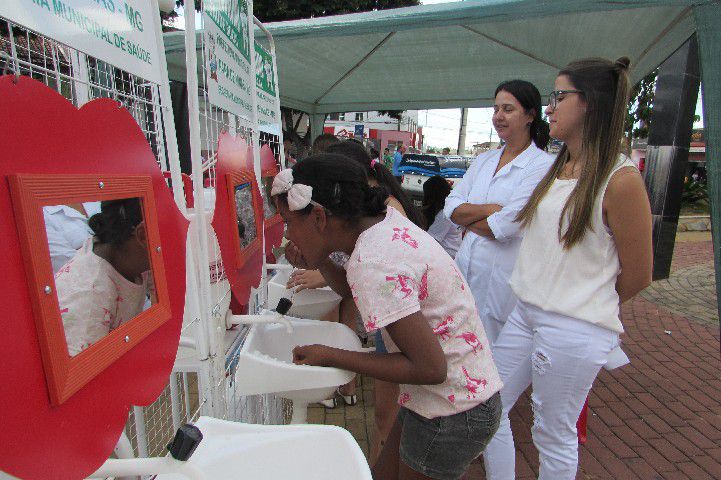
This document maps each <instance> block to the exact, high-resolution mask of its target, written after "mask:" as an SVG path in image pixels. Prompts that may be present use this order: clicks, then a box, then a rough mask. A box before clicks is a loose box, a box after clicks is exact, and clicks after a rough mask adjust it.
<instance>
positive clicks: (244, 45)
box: [203, 0, 253, 118]
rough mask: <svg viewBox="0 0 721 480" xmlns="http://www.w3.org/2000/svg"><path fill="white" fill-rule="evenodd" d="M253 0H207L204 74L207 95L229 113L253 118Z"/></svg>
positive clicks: (205, 0) (204, 3)
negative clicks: (251, 33)
mask: <svg viewBox="0 0 721 480" xmlns="http://www.w3.org/2000/svg"><path fill="white" fill-rule="evenodd" d="M252 11H253V6H252V2H251V1H250V0H204V1H203V28H204V30H203V34H204V36H205V41H204V42H203V43H204V45H205V75H206V86H207V88H208V98H209V99H210V102H211V103H212V104H213V105H216V106H218V107H220V108H222V109H223V110H227V111H228V112H230V113H234V114H236V115H241V116H243V117H246V118H251V112H252V111H253V107H252V96H251V95H252V91H253V85H252V84H251V83H250V82H252V81H253V80H252V79H253V76H252V75H251V71H250V65H251V61H250V55H251V53H252V52H251V48H250V29H251V27H252V21H253V17H252V15H251V12H252Z"/></svg>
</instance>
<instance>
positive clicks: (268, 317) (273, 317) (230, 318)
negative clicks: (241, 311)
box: [225, 298, 293, 335]
mask: <svg viewBox="0 0 721 480" xmlns="http://www.w3.org/2000/svg"><path fill="white" fill-rule="evenodd" d="M290 306H291V302H290V300H288V299H287V298H281V299H280V302H278V307H277V308H276V311H275V312H268V313H264V314H261V315H233V314H232V312H231V311H230V310H228V313H227V314H226V318H225V323H226V325H250V324H253V323H282V324H283V325H285V330H286V332H288V334H289V335H290V334H291V333H293V325H292V324H291V323H290V320H288V319H287V318H286V317H285V314H286V313H287V312H288V310H290Z"/></svg>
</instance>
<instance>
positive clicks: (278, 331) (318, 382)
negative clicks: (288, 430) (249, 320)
mask: <svg viewBox="0 0 721 480" xmlns="http://www.w3.org/2000/svg"><path fill="white" fill-rule="evenodd" d="M286 318H287V319H288V320H290V322H291V325H292V327H293V332H292V333H288V331H287V330H286V327H285V326H284V325H281V324H256V325H253V326H252V327H251V329H250V332H249V333H248V336H247V338H246V339H245V343H244V344H243V346H242V348H241V350H240V358H239V361H238V367H237V369H236V372H235V381H236V382H237V391H238V393H240V394H241V395H258V394H263V393H274V394H276V395H278V396H281V397H283V398H287V399H289V400H292V401H293V419H292V423H305V421H306V414H307V407H308V404H309V403H314V402H318V401H320V400H324V399H326V398H329V397H330V396H331V395H332V394H333V392H334V391H335V389H336V388H337V387H339V386H340V385H345V384H346V383H348V382H350V381H351V380H352V379H353V377H354V376H355V374H354V373H352V372H349V371H346V370H340V369H338V368H330V367H312V366H308V365H295V364H294V363H293V348H294V347H296V346H298V345H311V344H314V343H318V344H322V345H328V346H332V347H337V348H342V349H346V350H355V351H362V350H363V349H362V346H361V343H360V340H359V339H358V336H357V335H356V334H355V332H354V331H353V330H351V329H350V328H348V327H346V326H345V325H343V324H341V323H332V322H321V321H317V320H302V319H297V318H291V317H287V316H286Z"/></svg>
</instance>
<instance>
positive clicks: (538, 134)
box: [531, 112, 551, 150]
mask: <svg viewBox="0 0 721 480" xmlns="http://www.w3.org/2000/svg"><path fill="white" fill-rule="evenodd" d="M531 140H533V143H535V144H536V146H537V147H538V148H540V149H541V150H545V149H546V147H547V146H548V143H549V142H550V141H551V130H550V127H549V126H548V122H546V121H545V120H544V119H543V118H542V117H541V114H540V112H539V113H538V115H536V117H535V118H534V119H533V123H531Z"/></svg>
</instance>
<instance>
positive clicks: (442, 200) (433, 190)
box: [423, 175, 463, 258]
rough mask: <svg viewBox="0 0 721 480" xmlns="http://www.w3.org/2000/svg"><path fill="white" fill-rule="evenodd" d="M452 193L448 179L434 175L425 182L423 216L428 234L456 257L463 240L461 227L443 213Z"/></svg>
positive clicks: (449, 253)
mask: <svg viewBox="0 0 721 480" xmlns="http://www.w3.org/2000/svg"><path fill="white" fill-rule="evenodd" d="M450 193H451V186H450V185H448V181H447V180H446V179H445V178H443V177H441V176H439V175H434V176H432V177H431V178H429V179H428V180H426V182H425V183H424V184H423V216H424V217H425V220H426V225H427V227H426V230H427V231H428V234H429V235H430V236H431V237H433V238H435V239H436V241H437V242H438V243H440V244H441V247H443V249H444V250H445V251H446V252H448V255H450V256H451V257H453V258H455V257H456V252H458V248H459V247H460V246H461V241H462V240H463V233H462V231H461V227H460V226H458V225H456V224H455V223H453V222H451V221H450V220H449V219H448V218H447V217H446V215H445V214H444V213H443V207H444V206H445V204H446V197H447V196H448V195H449V194H450Z"/></svg>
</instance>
